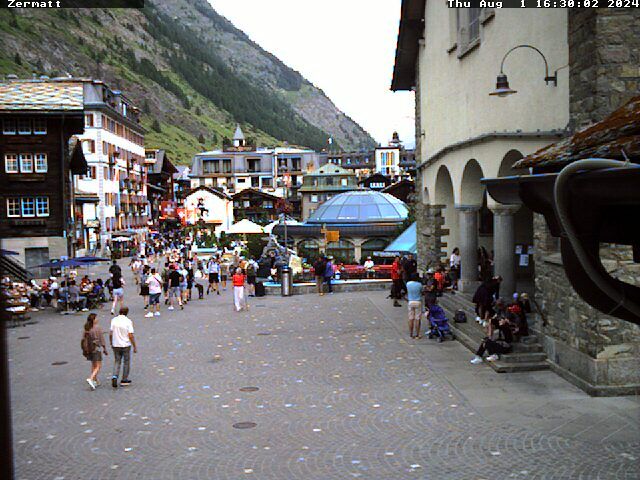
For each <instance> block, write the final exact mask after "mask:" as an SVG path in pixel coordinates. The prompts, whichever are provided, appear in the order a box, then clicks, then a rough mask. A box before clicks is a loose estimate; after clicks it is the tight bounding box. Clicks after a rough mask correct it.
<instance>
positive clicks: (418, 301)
mask: <svg viewBox="0 0 640 480" xmlns="http://www.w3.org/2000/svg"><path fill="white" fill-rule="evenodd" d="M408 280H409V281H408V282H407V300H408V301H409V307H408V308H409V336H410V337H411V338H420V327H421V317H422V291H423V285H422V282H420V277H419V276H418V274H417V273H412V274H411V276H410V277H409V279H408Z"/></svg>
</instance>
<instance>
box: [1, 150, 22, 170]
mask: <svg viewBox="0 0 640 480" xmlns="http://www.w3.org/2000/svg"><path fill="white" fill-rule="evenodd" d="M4 171H5V172H7V173H18V172H19V169H18V155H16V154H15V153H8V154H6V155H5V156H4Z"/></svg>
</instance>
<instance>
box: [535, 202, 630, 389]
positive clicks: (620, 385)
mask: <svg viewBox="0 0 640 480" xmlns="http://www.w3.org/2000/svg"><path fill="white" fill-rule="evenodd" d="M534 230H535V234H534V244H535V254H534V256H535V262H536V284H535V289H536V299H537V300H538V304H539V306H540V308H541V310H542V314H543V317H544V318H543V326H542V327H541V329H542V332H541V333H543V334H544V346H545V351H546V353H547V355H548V358H549V360H550V361H551V362H552V366H553V368H554V370H555V371H556V372H557V373H559V374H560V375H562V376H563V377H565V378H566V379H567V380H569V381H571V382H572V383H574V384H576V385H578V386H579V387H580V388H582V389H583V390H585V391H586V392H588V393H589V394H591V395H620V394H634V393H638V392H640V368H638V365H640V327H639V326H637V325H634V324H632V323H629V322H626V321H624V320H619V319H616V318H614V317H610V316H608V315H605V314H604V313H602V312H599V311H598V310H595V309H594V308H592V307H590V306H589V305H588V304H587V303H586V302H585V301H584V300H582V298H580V297H579V296H578V295H577V294H576V293H575V291H574V290H573V288H572V287H571V285H570V284H569V280H568V279H567V277H566V275H565V273H564V269H563V267H562V259H561V257H560V253H559V251H558V248H557V245H558V242H557V240H556V239H553V238H552V237H551V235H550V234H549V233H548V230H547V227H546V224H545V221H544V218H543V217H542V216H541V215H535V217H534ZM601 254H602V255H603V265H604V266H605V268H607V271H609V272H610V273H611V274H612V275H613V276H616V277H618V278H619V279H620V280H624V281H628V282H630V283H634V284H636V285H640V265H637V264H634V263H633V261H632V259H631V249H630V248H627V247H626V246H616V245H607V246H603V248H602V251H601ZM545 321H546V325H544V323H545Z"/></svg>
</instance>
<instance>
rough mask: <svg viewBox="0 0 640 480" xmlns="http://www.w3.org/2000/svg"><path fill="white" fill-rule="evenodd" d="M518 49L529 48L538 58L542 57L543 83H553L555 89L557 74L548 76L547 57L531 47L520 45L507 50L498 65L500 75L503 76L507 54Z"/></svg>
mask: <svg viewBox="0 0 640 480" xmlns="http://www.w3.org/2000/svg"><path fill="white" fill-rule="evenodd" d="M519 48H530V49H531V50H535V51H536V52H538V53H539V54H540V56H541V57H542V60H543V61H544V81H545V82H546V83H549V82H553V84H554V85H555V86H556V87H557V86H558V72H557V71H556V72H555V74H554V75H553V76H549V64H548V63H547V57H545V56H544V54H543V53H542V52H541V51H540V49H538V48H536V47H534V46H533V45H527V44H522V45H516V46H515V47H512V48H511V49H509V51H508V52H507V53H505V54H504V57H502V62H501V63H500V73H501V74H502V75H504V62H505V60H506V59H507V57H508V56H509V54H510V53H511V52H513V51H514V50H517V49H519ZM562 68H564V67H562Z"/></svg>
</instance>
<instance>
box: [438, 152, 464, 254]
mask: <svg viewBox="0 0 640 480" xmlns="http://www.w3.org/2000/svg"><path fill="white" fill-rule="evenodd" d="M435 202H436V204H437V205H438V206H440V207H441V208H442V217H443V219H444V224H443V226H442V227H443V229H444V232H445V233H446V234H443V235H442V236H441V239H442V247H443V251H444V252H446V254H447V256H448V255H450V254H451V251H452V250H453V249H454V247H456V244H457V242H458V214H457V212H456V209H455V204H456V202H455V190H454V187H453V181H452V180H451V173H450V172H449V169H448V168H447V167H446V166H445V165H442V166H441V167H440V169H439V170H438V173H437V175H436V184H435Z"/></svg>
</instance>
